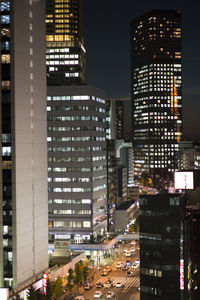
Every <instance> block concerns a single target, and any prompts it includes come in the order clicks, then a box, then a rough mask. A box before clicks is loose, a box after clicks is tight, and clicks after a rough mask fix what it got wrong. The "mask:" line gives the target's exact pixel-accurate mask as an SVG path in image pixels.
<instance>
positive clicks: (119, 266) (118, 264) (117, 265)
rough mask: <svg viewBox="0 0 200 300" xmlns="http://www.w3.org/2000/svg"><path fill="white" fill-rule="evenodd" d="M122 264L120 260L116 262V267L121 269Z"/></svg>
mask: <svg viewBox="0 0 200 300" xmlns="http://www.w3.org/2000/svg"><path fill="white" fill-rule="evenodd" d="M122 265H123V264H122V262H121V261H118V262H117V264H116V269H121V267H122Z"/></svg>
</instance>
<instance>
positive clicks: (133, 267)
mask: <svg viewBox="0 0 200 300" xmlns="http://www.w3.org/2000/svg"><path fill="white" fill-rule="evenodd" d="M137 267H138V264H136V263H135V262H134V263H133V264H132V266H131V269H134V270H135V269H137Z"/></svg>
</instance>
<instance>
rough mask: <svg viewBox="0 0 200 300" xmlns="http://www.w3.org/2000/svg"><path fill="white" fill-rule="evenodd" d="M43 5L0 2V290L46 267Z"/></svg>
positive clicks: (31, 1) (14, 285)
mask: <svg viewBox="0 0 200 300" xmlns="http://www.w3.org/2000/svg"><path fill="white" fill-rule="evenodd" d="M44 19H45V1H44V0H39V1H35V0H29V1H25V0H20V1H0V20H1V37H0V44H1V64H0V72H1V85H0V99H1V106H0V107H1V109H0V137H1V138H0V143H1V153H2V155H1V164H0V169H1V172H0V174H1V177H0V228H1V229H0V242H1V246H0V286H1V287H3V286H6V287H16V286H17V285H19V284H20V283H22V282H24V281H26V280H27V279H30V278H31V277H32V276H34V275H36V274H38V273H40V272H41V271H43V270H44V269H45V268H47V267H48V255H47V251H48V213H47V211H48V208H47V145H46V134H47V133H46V132H47V130H46V72H45V26H44Z"/></svg>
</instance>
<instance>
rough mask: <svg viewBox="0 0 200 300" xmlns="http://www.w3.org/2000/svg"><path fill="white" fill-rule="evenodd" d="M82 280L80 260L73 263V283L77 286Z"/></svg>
mask: <svg viewBox="0 0 200 300" xmlns="http://www.w3.org/2000/svg"><path fill="white" fill-rule="evenodd" d="M81 281H82V265H81V263H80V262H78V263H77V264H76V265H75V283H76V284H77V286H78V287H79V285H80V283H81Z"/></svg>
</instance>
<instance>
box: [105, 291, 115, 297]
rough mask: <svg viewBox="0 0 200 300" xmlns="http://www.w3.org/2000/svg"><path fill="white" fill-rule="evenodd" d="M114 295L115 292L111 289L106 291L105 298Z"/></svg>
mask: <svg viewBox="0 0 200 300" xmlns="http://www.w3.org/2000/svg"><path fill="white" fill-rule="evenodd" d="M114 296H115V293H114V292H113V291H108V292H107V294H106V298H113V297H114Z"/></svg>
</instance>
